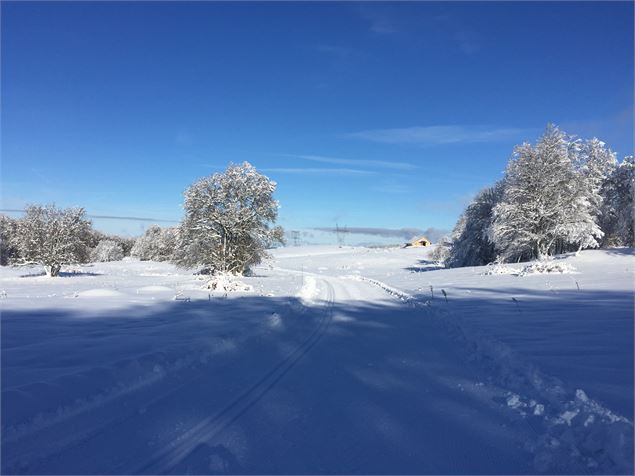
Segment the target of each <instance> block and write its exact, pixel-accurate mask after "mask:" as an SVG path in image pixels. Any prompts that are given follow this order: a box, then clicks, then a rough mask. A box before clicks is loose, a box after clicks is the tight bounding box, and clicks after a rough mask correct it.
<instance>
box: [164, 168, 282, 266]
mask: <svg viewBox="0 0 635 476" xmlns="http://www.w3.org/2000/svg"><path fill="white" fill-rule="evenodd" d="M275 189H276V183H275V182H274V181H272V180H270V179H269V178H268V177H266V176H264V175H261V174H259V173H258V172H257V171H256V169H255V168H254V167H253V166H252V165H251V164H249V163H248V162H244V163H243V164H241V165H233V164H230V165H229V167H228V168H227V170H225V172H224V173H216V174H213V175H211V176H208V177H204V178H202V179H200V180H198V181H196V182H194V183H193V184H192V185H191V186H190V187H189V188H188V189H187V190H186V192H185V203H184V205H183V206H184V208H185V217H184V219H183V221H182V223H181V225H180V227H179V232H178V240H177V243H178V244H177V252H176V255H175V258H174V261H175V262H176V263H177V264H180V265H182V266H188V267H189V266H196V265H203V266H207V267H210V268H212V269H213V270H215V271H216V272H221V273H234V274H243V273H244V272H245V271H246V270H248V269H249V268H250V267H251V266H253V265H255V264H258V263H259V262H260V261H261V260H262V259H263V258H264V257H265V256H266V249H267V248H269V247H271V246H272V245H273V244H274V243H276V242H282V240H283V232H282V228H280V227H274V223H275V221H276V219H277V217H278V202H277V201H276V200H274V198H273V193H274V191H275Z"/></svg>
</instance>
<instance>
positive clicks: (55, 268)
mask: <svg viewBox="0 0 635 476" xmlns="http://www.w3.org/2000/svg"><path fill="white" fill-rule="evenodd" d="M60 268H61V266H60V265H59V264H51V265H47V266H44V269H45V270H46V275H47V276H48V277H49V278H53V277H55V276H59V274H60Z"/></svg>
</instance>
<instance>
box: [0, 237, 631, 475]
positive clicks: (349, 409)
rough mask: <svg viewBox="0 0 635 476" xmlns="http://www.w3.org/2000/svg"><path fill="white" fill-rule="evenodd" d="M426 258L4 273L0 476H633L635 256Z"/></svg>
mask: <svg viewBox="0 0 635 476" xmlns="http://www.w3.org/2000/svg"><path fill="white" fill-rule="evenodd" d="M429 252H430V248H427V249H421V248H419V249H415V248H413V249H368V248H338V247H334V246H328V247H327V246H312V247H298V248H292V247H291V248H281V249H278V250H275V252H274V259H272V260H271V261H270V262H269V263H267V264H265V265H263V266H261V267H259V268H257V269H256V270H255V273H254V276H251V277H247V278H241V280H242V282H243V283H245V284H246V285H248V286H250V287H251V290H250V291H243V292H236V293H227V294H225V293H224V292H223V291H210V290H209V289H205V284H206V282H207V281H208V280H209V277H208V276H197V275H194V274H193V273H192V272H186V271H183V270H179V269H177V268H175V267H173V266H172V265H170V264H166V263H153V262H138V261H122V262H116V263H101V264H94V265H87V266H78V267H75V269H74V270H70V271H71V272H69V270H68V269H66V270H64V271H65V273H64V275H63V276H62V277H60V278H47V277H45V276H40V275H38V274H39V273H40V269H39V268H35V267H34V268H23V267H21V268H5V267H3V268H2V269H0V304H1V306H2V321H1V324H2V341H1V343H2V472H3V473H39V474H73V473H74V474H78V473H81V474H90V473H98V474H109V473H120V474H130V473H151V474H157V473H176V474H184V473H199V474H211V473H268V474H276V473H296V474H301V473H312V474H316V473H340V474H352V473H391V474H398V473H419V474H421V473H434V474H439V473H455V474H461V473H462V474H465V473H469V474H477V473H480V474H520V473H523V474H534V473H550V474H554V473H600V474H607V473H608V474H610V473H623V474H632V472H633V423H632V422H633V402H634V400H633V393H634V386H633V357H634V356H633V311H634V309H633V297H634V291H633V271H634V270H635V256H634V254H633V250H628V249H616V250H609V251H585V252H582V253H581V254H580V255H579V256H573V255H571V256H564V257H561V258H560V259H557V260H555V262H554V263H555V265H557V267H559V268H560V269H561V270H564V271H565V273H562V274H561V273H548V274H539V273H533V274H532V273H528V272H525V273H521V272H520V271H521V269H522V268H524V266H525V265H524V264H518V265H505V266H502V267H497V268H491V267H490V268H488V267H479V268H462V269H452V270H445V269H439V268H438V267H437V266H435V265H434V264H433V263H431V262H429V261H428V258H427V257H428V254H429ZM565 265H566V266H565ZM72 271H74V272H72Z"/></svg>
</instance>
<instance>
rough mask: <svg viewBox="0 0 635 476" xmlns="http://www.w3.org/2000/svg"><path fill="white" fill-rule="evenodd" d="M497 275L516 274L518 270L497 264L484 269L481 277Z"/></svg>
mask: <svg viewBox="0 0 635 476" xmlns="http://www.w3.org/2000/svg"><path fill="white" fill-rule="evenodd" d="M499 274H518V270H516V269H514V268H510V267H508V266H504V265H502V264H499V263H495V264H490V265H489V266H487V268H486V269H485V272H484V273H483V276H491V275H499Z"/></svg>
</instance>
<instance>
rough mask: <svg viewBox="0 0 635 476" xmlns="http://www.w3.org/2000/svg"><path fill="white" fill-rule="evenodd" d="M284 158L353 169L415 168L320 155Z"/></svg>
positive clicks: (409, 164) (407, 165) (368, 160)
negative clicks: (345, 166) (351, 167)
mask: <svg viewBox="0 0 635 476" xmlns="http://www.w3.org/2000/svg"><path fill="white" fill-rule="evenodd" d="M285 157H295V158H298V159H303V160H310V161H313V162H320V163H323V164H333V165H351V166H355V167H358V168H359V167H371V168H373V167H374V168H383V169H394V170H414V169H417V168H419V167H417V166H416V165H414V164H411V163H408V162H397V161H393V160H373V159H342V158H339V157H325V156H322V155H291V154H285Z"/></svg>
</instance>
